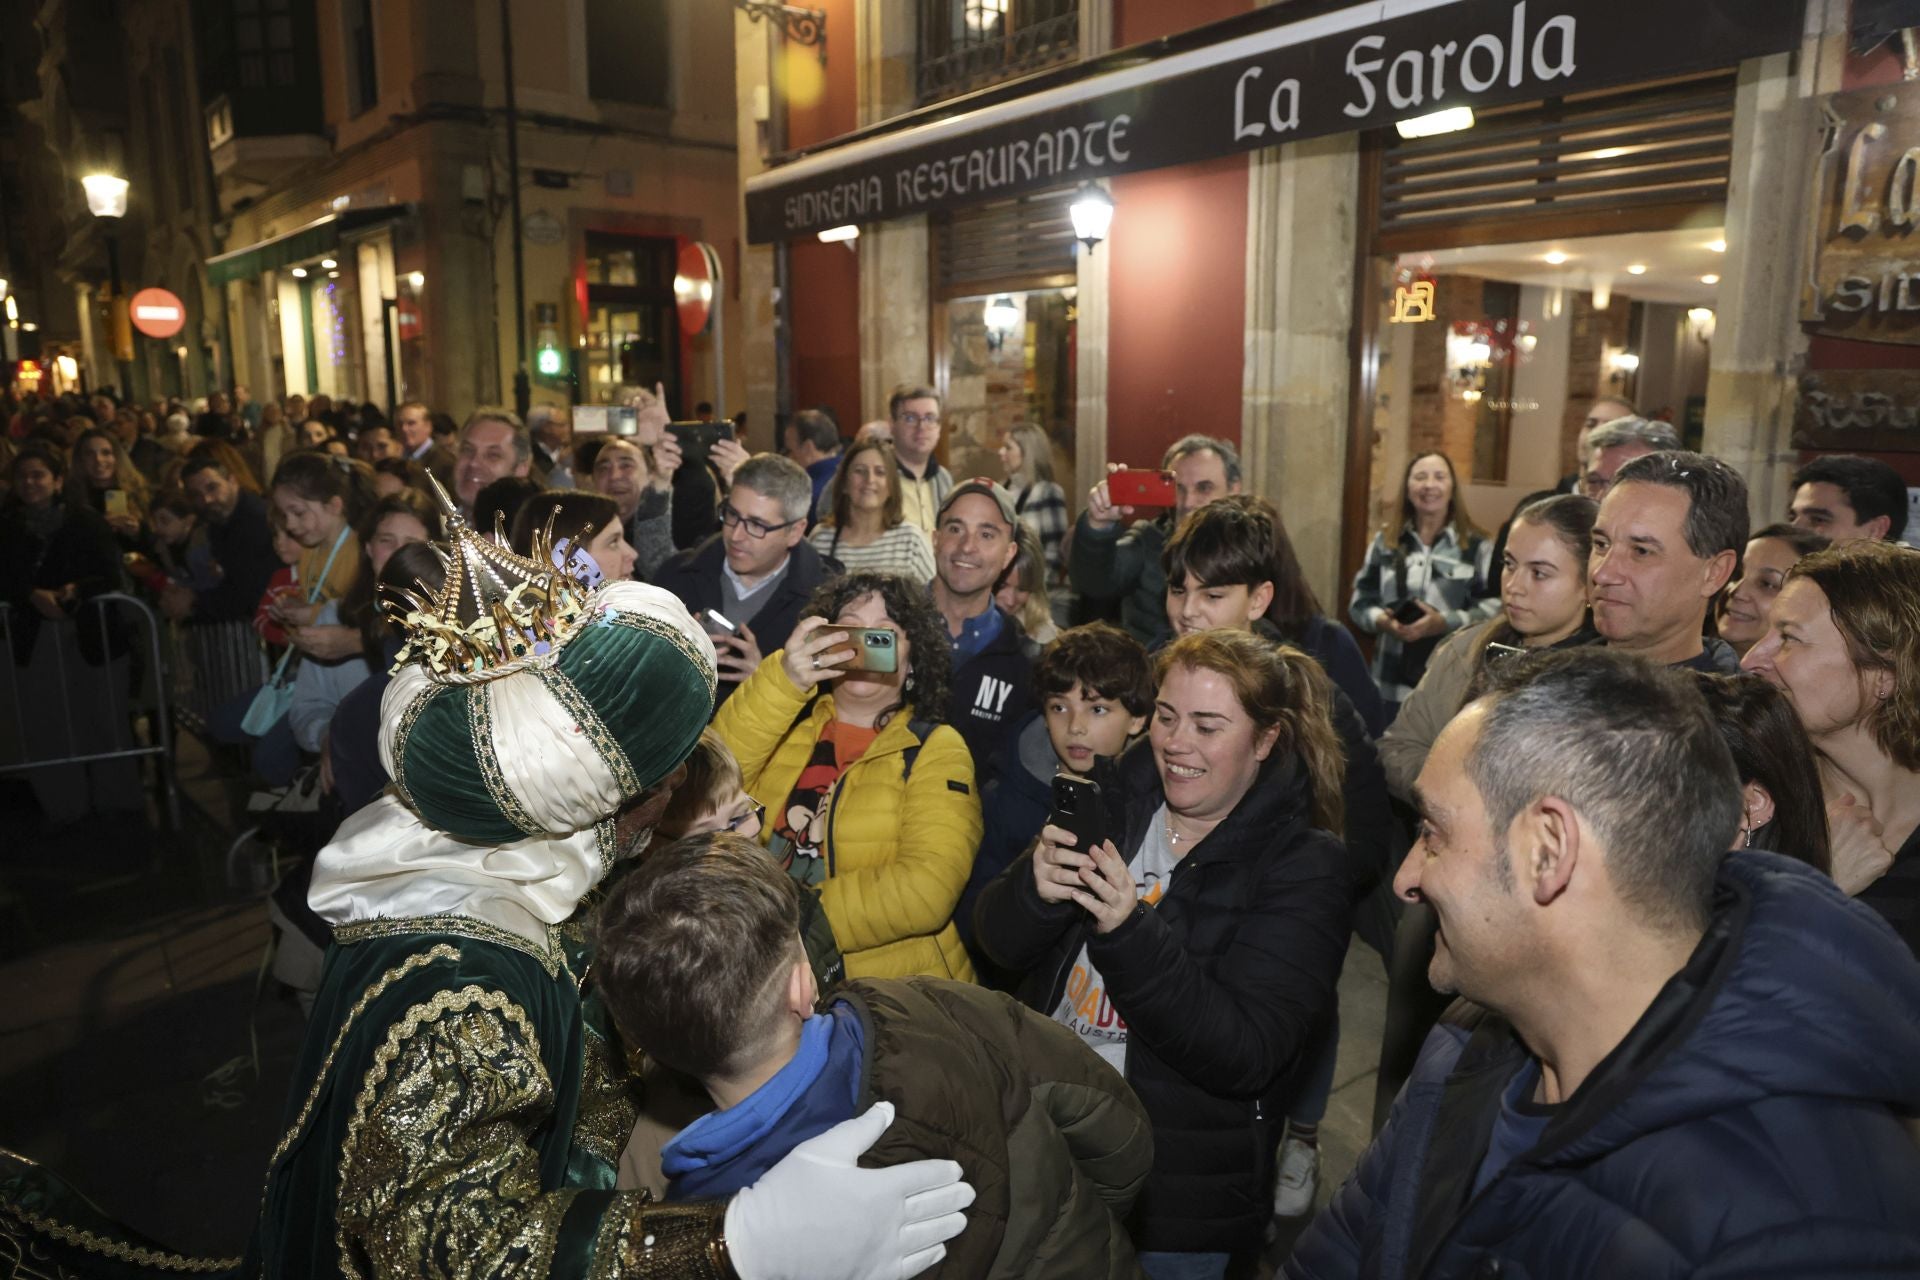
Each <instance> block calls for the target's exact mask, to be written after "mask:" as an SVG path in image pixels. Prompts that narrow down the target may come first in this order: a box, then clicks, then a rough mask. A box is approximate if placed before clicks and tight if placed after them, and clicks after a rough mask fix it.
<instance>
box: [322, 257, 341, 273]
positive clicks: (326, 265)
mask: <svg viewBox="0 0 1920 1280" xmlns="http://www.w3.org/2000/svg"><path fill="white" fill-rule="evenodd" d="M339 265H340V264H339V263H337V262H335V261H334V260H333V259H332V258H322V259H320V267H321V269H322V270H324V271H331V270H333V269H334V268H335V267H337V266H339Z"/></svg>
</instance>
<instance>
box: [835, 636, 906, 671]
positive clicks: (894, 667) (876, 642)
mask: <svg viewBox="0 0 1920 1280" xmlns="http://www.w3.org/2000/svg"><path fill="white" fill-rule="evenodd" d="M847 643H848V644H851V645H852V646H853V665H852V666H850V667H848V668H847V670H849V671H880V672H891V671H898V670H899V669H900V645H899V637H897V636H896V635H894V633H893V632H892V631H891V630H889V629H888V628H886V627H860V628H858V629H856V630H853V631H849V632H847Z"/></svg>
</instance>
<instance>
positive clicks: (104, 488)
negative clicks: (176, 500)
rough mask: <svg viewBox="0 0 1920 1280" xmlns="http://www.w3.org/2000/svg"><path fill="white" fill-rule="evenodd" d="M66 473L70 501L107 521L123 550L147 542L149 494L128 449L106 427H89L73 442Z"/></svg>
mask: <svg viewBox="0 0 1920 1280" xmlns="http://www.w3.org/2000/svg"><path fill="white" fill-rule="evenodd" d="M67 474H68V476H69V477H71V479H70V481H69V483H68V485H67V501H68V502H69V503H73V504H75V505H79V506H85V507H86V508H88V509H89V510H90V511H92V512H93V513H94V514H95V515H98V516H101V517H102V518H104V519H105V520H106V522H107V526H108V527H109V528H111V529H112V530H113V536H114V537H115V538H116V539H117V540H118V541H119V543H120V546H121V548H122V549H123V550H129V551H130V550H134V549H137V548H138V547H139V546H140V544H141V543H142V542H143V541H144V538H143V533H144V530H145V526H146V521H147V507H148V504H149V501H150V494H149V493H148V490H147V478H146V477H145V476H143V475H141V474H140V468H138V467H136V466H134V465H133V458H132V456H131V455H130V454H128V453H127V449H126V446H125V445H123V444H121V443H120V441H119V440H117V439H115V438H114V435H113V433H112V432H111V431H108V430H107V429H106V428H105V427H90V428H88V429H87V430H85V431H83V432H81V433H80V438H79V439H78V440H76V441H74V442H73V451H72V455H71V457H70V458H69V460H68V463H67Z"/></svg>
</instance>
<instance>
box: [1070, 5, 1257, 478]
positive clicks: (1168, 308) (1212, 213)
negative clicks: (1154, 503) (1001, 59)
mask: <svg viewBox="0 0 1920 1280" xmlns="http://www.w3.org/2000/svg"><path fill="white" fill-rule="evenodd" d="M1252 7H1253V6H1252V5H1251V4H1250V3H1249V2H1248V0H1116V2H1115V4H1114V43H1115V44H1116V45H1119V46H1125V45H1130V44H1138V43H1139V42H1141V41H1143V40H1153V39H1157V38H1158V37H1160V36H1164V35H1169V34H1172V33H1174V32H1176V31H1184V30H1187V29H1189V28H1192V27H1197V26H1200V25H1202V24H1203V23H1207V22H1213V21H1216V20H1218V19H1220V18H1225V17H1230V16H1232V15H1234V14H1236V13H1243V12H1245V11H1247V10H1248V9H1250V8H1252ZM1113 207H1114V213H1113V228H1112V231H1111V232H1110V234H1109V239H1108V241H1107V243H1106V244H1104V245H1101V246H1100V248H1099V250H1098V252H1100V253H1108V254H1111V255H1112V259H1111V261H1110V263H1109V264H1108V273H1109V275H1108V305H1107V456H1108V457H1109V458H1110V459H1111V460H1113V461H1115V462H1126V463H1129V464H1131V465H1134V466H1157V465H1158V464H1159V461H1160V455H1161V453H1162V452H1164V451H1165V449H1166V447H1167V446H1168V445H1169V444H1171V443H1173V442H1174V441H1175V440H1177V439H1179V438H1180V437H1181V436H1183V435H1185V434H1187V433H1188V432H1190V431H1203V432H1206V433H1207V434H1208V435H1217V436H1224V437H1225V438H1227V439H1229V440H1234V441H1238V440H1239V438H1240V378H1241V371H1242V367H1243V364H1244V359H1243V355H1242V346H1243V343H1244V341H1245V332H1246V244H1247V158H1246V157H1245V156H1223V157H1221V158H1219V159H1216V160H1205V161H1201V162H1199V163H1197V164H1189V165H1180V166H1178V167H1175V168H1171V169H1156V170H1151V171H1149V172H1146V173H1132V174H1124V175H1122V176H1120V177H1117V178H1115V179H1114V180H1113Z"/></svg>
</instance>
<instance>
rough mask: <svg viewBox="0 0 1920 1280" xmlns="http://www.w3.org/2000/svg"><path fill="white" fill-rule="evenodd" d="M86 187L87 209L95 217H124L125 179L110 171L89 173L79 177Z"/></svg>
mask: <svg viewBox="0 0 1920 1280" xmlns="http://www.w3.org/2000/svg"><path fill="white" fill-rule="evenodd" d="M80 185H81V186H82V187H84V188H86V192H87V211H88V212H89V213H91V214H92V215H93V216H94V217H96V218H124V217H125V216H126V214H127V185H128V184H127V180H126V179H125V178H117V177H115V176H114V175H112V174H110V173H90V174H88V175H87V176H86V177H84V178H82V179H80Z"/></svg>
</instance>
